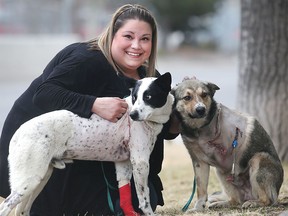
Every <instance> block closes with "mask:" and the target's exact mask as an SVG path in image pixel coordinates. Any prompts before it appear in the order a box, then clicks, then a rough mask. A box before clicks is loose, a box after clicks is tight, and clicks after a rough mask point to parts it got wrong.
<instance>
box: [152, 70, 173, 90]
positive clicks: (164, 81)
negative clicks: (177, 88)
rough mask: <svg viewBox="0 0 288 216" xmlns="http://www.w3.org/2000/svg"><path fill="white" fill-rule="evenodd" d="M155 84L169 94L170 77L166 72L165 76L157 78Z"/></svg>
mask: <svg viewBox="0 0 288 216" xmlns="http://www.w3.org/2000/svg"><path fill="white" fill-rule="evenodd" d="M155 82H156V83H157V85H158V86H160V87H161V88H162V89H163V90H164V91H166V92H170V91H171V83H172V77H171V74H170V73H169V72H166V73H165V74H163V75H161V76H160V77H158V78H157V79H156V80H155Z"/></svg>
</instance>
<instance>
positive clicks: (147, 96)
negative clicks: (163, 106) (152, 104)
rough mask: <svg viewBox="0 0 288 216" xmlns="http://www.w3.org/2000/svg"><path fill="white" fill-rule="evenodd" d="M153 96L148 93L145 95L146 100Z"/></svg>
mask: <svg viewBox="0 0 288 216" xmlns="http://www.w3.org/2000/svg"><path fill="white" fill-rule="evenodd" d="M151 97H152V96H151V95H149V94H148V95H145V96H144V99H145V100H150V99H151Z"/></svg>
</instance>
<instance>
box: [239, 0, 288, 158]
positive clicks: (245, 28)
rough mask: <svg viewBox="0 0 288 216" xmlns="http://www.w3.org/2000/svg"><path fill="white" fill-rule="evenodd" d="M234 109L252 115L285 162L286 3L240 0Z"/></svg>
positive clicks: (287, 108) (287, 88) (287, 109)
mask: <svg viewBox="0 0 288 216" xmlns="http://www.w3.org/2000/svg"><path fill="white" fill-rule="evenodd" d="M239 57H240V68H239V83H238V95H237V107H238V108H239V109H240V110H242V111H244V112H247V113H250V114H252V115H255V116H256V117H257V119H258V120H259V121H260V122H261V123H262V125H263V126H264V128H265V129H266V130H267V132H268V134H270V136H271V137H272V140H273V142H274V145H275V147H276V150H277V152H278V154H279V157H280V159H281V160H282V161H288V143H287V135H288V1H287V0H257V1H255V0H241V43H240V55H239Z"/></svg>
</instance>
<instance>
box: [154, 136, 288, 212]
mask: <svg viewBox="0 0 288 216" xmlns="http://www.w3.org/2000/svg"><path fill="white" fill-rule="evenodd" d="M283 166H284V182H283V185H282V187H281V190H280V194H279V202H280V205H279V206H274V207H261V208H252V209H245V210H244V209H241V208H226V209H225V208H223V209H217V210H208V209H207V210H205V211H204V212H197V213H193V214H189V213H183V212H182V211H181V209H182V207H183V206H184V205H185V204H186V202H187V201H188V199H189V197H190V195H191V193H192V185H193V179H194V174H193V167H192V162H191V159H190V156H189V154H188V152H187V151H186V148H185V146H184V145H183V144H182V141H181V139H180V138H179V139H178V138H177V139H176V140H175V141H167V142H166V144H165V158H164V163H163V168H162V172H161V174H160V175H161V179H162V182H163V187H164V191H163V195H164V201H165V205H164V206H163V207H157V211H156V213H157V214H158V215H163V216H168V215H173V216H174V215H195V216H204V215H219V216H222V215H225V216H226V215H236V216H240V215H241V216H242V215H243V216H244V215H247V216H248V215H249V216H256V215H257V216H258V215H259V216H260V215H261V216H263V215H265V216H266V215H267V216H268V215H269V216H274V215H279V214H280V213H281V212H283V211H284V210H288V181H287V180H288V176H287V171H288V164H283ZM215 191H220V184H219V183H218V180H217V177H216V175H215V173H214V169H211V172H210V179H209V185H208V194H211V193H213V192H215ZM196 198H197V195H196V194H195V196H194V198H193V200H192V203H191V204H190V207H189V209H191V208H193V206H194V203H195V200H196ZM287 215H288V214H287Z"/></svg>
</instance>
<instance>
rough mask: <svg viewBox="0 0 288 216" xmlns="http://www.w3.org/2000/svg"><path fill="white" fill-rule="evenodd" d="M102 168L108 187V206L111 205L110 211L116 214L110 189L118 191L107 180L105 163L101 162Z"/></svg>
mask: <svg viewBox="0 0 288 216" xmlns="http://www.w3.org/2000/svg"><path fill="white" fill-rule="evenodd" d="M101 167H102V173H103V176H104V180H105V182H106V185H107V199H108V205H109V208H110V210H111V211H112V212H113V213H115V211H114V205H113V202H112V198H111V194H110V189H111V190H117V188H115V187H113V186H112V185H111V184H109V182H108V180H107V178H106V175H105V172H104V167H103V163H102V162H101Z"/></svg>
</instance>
